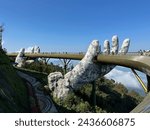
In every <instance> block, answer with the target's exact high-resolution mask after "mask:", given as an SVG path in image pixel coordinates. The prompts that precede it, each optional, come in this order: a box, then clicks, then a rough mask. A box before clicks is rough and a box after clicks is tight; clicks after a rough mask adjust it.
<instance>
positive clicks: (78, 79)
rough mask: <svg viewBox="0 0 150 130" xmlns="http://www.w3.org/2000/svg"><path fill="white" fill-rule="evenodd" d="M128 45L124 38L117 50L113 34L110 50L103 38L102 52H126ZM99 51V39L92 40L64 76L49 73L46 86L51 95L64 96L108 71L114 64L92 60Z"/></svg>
mask: <svg viewBox="0 0 150 130" xmlns="http://www.w3.org/2000/svg"><path fill="white" fill-rule="evenodd" d="M129 45H130V40H129V39H125V40H124V41H123V44H122V47H121V49H120V51H119V50H118V48H119V40H118V37H117V36H113V37H112V49H111V50H110V43H109V41H108V40H105V41H104V51H103V54H104V55H109V54H111V55H112V54H113V55H116V54H120V53H121V54H126V53H127V52H128V49H129ZM99 51H100V50H99V41H98V40H93V41H92V43H91V44H90V46H89V48H88V50H87V52H86V54H85V56H84V58H83V59H82V60H81V61H80V62H79V63H78V64H77V65H76V66H75V67H74V68H73V69H72V70H71V71H69V72H68V73H67V74H65V75H64V76H63V75H62V74H61V73H60V72H54V73H50V74H49V76H48V86H47V87H48V88H49V89H50V90H51V91H53V96H55V97H57V98H64V97H66V96H67V94H68V93H69V92H70V91H72V90H77V89H78V88H80V87H81V86H82V85H83V84H85V83H89V82H92V81H94V80H96V79H97V78H99V77H102V76H104V75H105V74H107V73H109V72H110V71H111V70H112V69H113V68H114V67H115V65H103V64H101V63H95V62H94V58H95V57H96V56H97V55H98V54H99V53H100V52H99ZM118 51H119V53H118Z"/></svg>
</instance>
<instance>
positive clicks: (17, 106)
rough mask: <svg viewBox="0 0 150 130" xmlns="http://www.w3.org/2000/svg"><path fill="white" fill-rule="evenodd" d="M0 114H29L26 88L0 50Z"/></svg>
mask: <svg viewBox="0 0 150 130" xmlns="http://www.w3.org/2000/svg"><path fill="white" fill-rule="evenodd" d="M0 112H29V102H28V93H27V88H26V86H25V84H24V82H23V81H22V80H21V79H20V78H19V76H18V75H17V73H16V71H15V70H14V68H13V66H12V65H11V64H10V61H9V58H8V57H7V56H6V55H5V53H4V52H3V51H2V50H0Z"/></svg>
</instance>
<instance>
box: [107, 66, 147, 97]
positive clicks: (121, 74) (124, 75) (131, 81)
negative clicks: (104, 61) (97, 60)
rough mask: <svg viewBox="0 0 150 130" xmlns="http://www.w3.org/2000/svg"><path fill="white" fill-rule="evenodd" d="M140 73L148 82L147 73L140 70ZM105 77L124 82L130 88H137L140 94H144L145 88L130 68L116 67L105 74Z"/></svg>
mask: <svg viewBox="0 0 150 130" xmlns="http://www.w3.org/2000/svg"><path fill="white" fill-rule="evenodd" d="M138 74H139V76H140V77H141V78H142V80H143V81H144V83H145V84H146V77H145V75H144V74H142V73H140V72H138ZM105 77H106V78H108V79H114V80H115V81H116V82H120V83H122V84H123V85H124V86H126V87H127V88H128V89H129V90H137V91H138V92H140V94H142V95H143V94H144V90H143V89H142V87H141V85H140V83H139V82H138V81H137V79H136V78H135V76H134V74H133V73H132V71H130V69H125V68H124V67H116V68H114V69H113V70H112V71H111V72H110V73H108V74H107V75H105Z"/></svg>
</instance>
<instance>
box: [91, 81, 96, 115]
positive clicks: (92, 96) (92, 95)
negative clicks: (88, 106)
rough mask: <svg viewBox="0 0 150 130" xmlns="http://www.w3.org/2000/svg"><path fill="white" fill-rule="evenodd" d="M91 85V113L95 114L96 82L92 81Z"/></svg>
mask: <svg viewBox="0 0 150 130" xmlns="http://www.w3.org/2000/svg"><path fill="white" fill-rule="evenodd" d="M91 84H92V92H91V102H92V105H93V111H94V112H96V110H95V106H96V81H93V82H92V83H91Z"/></svg>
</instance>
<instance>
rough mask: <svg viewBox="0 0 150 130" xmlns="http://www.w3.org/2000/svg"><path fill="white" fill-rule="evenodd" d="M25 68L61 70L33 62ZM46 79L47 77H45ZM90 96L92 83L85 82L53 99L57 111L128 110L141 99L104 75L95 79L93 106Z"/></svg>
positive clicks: (51, 65) (60, 69)
mask: <svg viewBox="0 0 150 130" xmlns="http://www.w3.org/2000/svg"><path fill="white" fill-rule="evenodd" d="M25 68H29V69H31V68H33V69H34V70H40V71H41V72H48V74H49V73H50V72H54V71H61V72H63V70H62V68H61V67H59V66H54V65H53V64H50V65H48V67H47V65H44V64H41V63H34V64H32V65H28V66H26V67H25ZM39 68H42V69H39ZM44 68H47V69H44ZM57 68H59V69H57ZM30 74H32V76H34V75H35V77H37V76H38V74H35V72H34V73H32V72H31V71H30ZM48 74H47V75H48ZM46 80H47V77H45V81H46ZM50 96H52V95H50ZM92 96H93V95H92V85H91V84H86V85H84V86H83V87H81V89H80V90H78V91H76V92H74V93H70V94H69V95H68V96H67V98H65V99H63V100H60V99H56V98H53V100H54V102H55V105H56V107H57V109H58V111H59V112H130V111H131V110H132V109H133V108H134V107H135V106H137V104H139V103H140V102H141V101H142V99H143V97H141V96H140V95H139V94H138V93H136V92H134V91H128V90H127V89H126V88H125V86H123V85H122V84H121V83H115V81H114V80H108V79H105V78H104V77H102V78H99V79H98V80H97V81H96V106H93V99H92Z"/></svg>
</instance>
